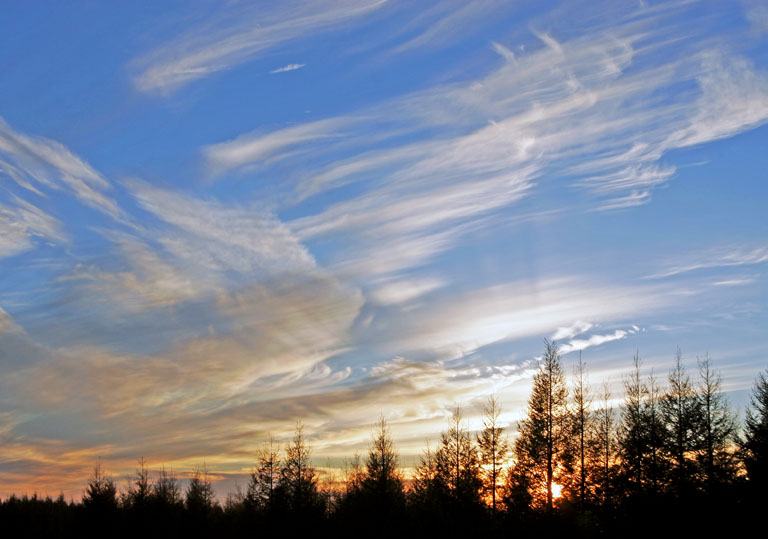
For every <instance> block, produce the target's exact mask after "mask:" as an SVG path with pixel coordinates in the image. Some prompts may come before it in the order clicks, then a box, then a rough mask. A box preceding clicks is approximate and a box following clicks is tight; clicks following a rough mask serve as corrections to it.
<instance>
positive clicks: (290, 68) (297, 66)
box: [270, 64, 306, 74]
mask: <svg viewBox="0 0 768 539" xmlns="http://www.w3.org/2000/svg"><path fill="white" fill-rule="evenodd" d="M305 65H306V64H288V65H284V66H283V67H278V68H277V69H273V70H272V71H270V73H272V74H275V73H285V72H286V71H296V70H297V69H301V68H302V67H304V66H305Z"/></svg>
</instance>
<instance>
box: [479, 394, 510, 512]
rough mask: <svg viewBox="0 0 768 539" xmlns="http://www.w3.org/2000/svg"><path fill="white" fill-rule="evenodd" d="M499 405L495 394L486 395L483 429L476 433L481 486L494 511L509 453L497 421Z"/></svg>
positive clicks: (501, 427) (505, 438) (507, 443)
mask: <svg viewBox="0 0 768 539" xmlns="http://www.w3.org/2000/svg"><path fill="white" fill-rule="evenodd" d="M500 415H501V406H500V405H499V403H498V401H497V400H496V396H495V395H491V396H490V397H488V402H487V403H486V404H485V408H484V409H483V430H481V431H480V433H478V435H477V447H478V450H479V454H480V465H481V475H482V479H483V488H484V489H485V491H486V492H487V493H490V496H491V512H492V513H495V512H496V507H497V503H498V500H497V496H496V492H497V490H498V486H499V480H500V478H501V473H502V471H503V469H504V464H505V463H506V460H507V454H508V453H509V441H508V440H507V437H506V436H505V435H504V427H503V426H502V425H501V423H500V421H499V416H500Z"/></svg>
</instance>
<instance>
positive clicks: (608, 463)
mask: <svg viewBox="0 0 768 539" xmlns="http://www.w3.org/2000/svg"><path fill="white" fill-rule="evenodd" d="M601 401H602V403H601V405H600V408H598V409H597V413H596V417H595V432H596V439H597V443H596V446H597V448H596V449H597V461H598V463H596V464H597V466H596V471H597V476H598V482H599V484H600V499H601V501H602V503H603V506H604V507H605V506H607V505H608V504H609V503H610V496H611V480H612V476H613V472H614V468H615V462H614V460H615V453H616V447H615V444H616V432H615V425H614V423H615V414H614V411H613V407H612V406H611V390H610V387H609V385H608V382H607V381H606V382H605V383H603V391H602V394H601Z"/></svg>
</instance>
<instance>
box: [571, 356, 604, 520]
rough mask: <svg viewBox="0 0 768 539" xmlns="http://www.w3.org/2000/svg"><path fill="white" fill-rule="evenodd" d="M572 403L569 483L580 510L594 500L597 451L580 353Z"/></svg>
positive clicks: (584, 370)
mask: <svg viewBox="0 0 768 539" xmlns="http://www.w3.org/2000/svg"><path fill="white" fill-rule="evenodd" d="M572 403H573V410H572V414H571V443H570V444H569V446H570V449H571V451H572V455H571V456H570V457H569V460H570V461H571V463H570V469H571V470H572V471H573V478H572V480H571V481H569V483H570V484H571V490H572V491H573V494H574V495H575V496H576V497H577V499H578V501H579V506H580V507H584V505H585V504H586V502H587V500H588V498H590V497H591V490H592V487H593V485H592V475H593V474H592V467H593V460H594V456H595V453H596V452H597V448H596V443H595V426H594V413H593V411H592V394H591V391H590V388H589V384H588V382H587V379H586V366H585V364H584V362H583V361H582V359H581V353H579V361H578V363H577V364H576V367H575V369H574V378H573V399H572Z"/></svg>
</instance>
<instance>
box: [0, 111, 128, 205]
mask: <svg viewBox="0 0 768 539" xmlns="http://www.w3.org/2000/svg"><path fill="white" fill-rule="evenodd" d="M0 155H1V156H3V157H4V158H5V159H7V160H8V161H10V162H11V163H13V166H12V167H11V166H9V165H8V164H7V163H6V164H5V166H4V167H3V169H2V170H3V171H4V172H5V173H6V174H8V175H9V176H10V177H11V178H13V179H14V180H15V181H16V182H17V183H19V184H20V185H22V186H23V187H25V188H27V189H30V190H33V191H36V192H37V193H39V189H40V188H43V187H45V188H48V189H53V190H56V191H58V190H62V189H66V190H68V191H69V192H70V193H72V194H73V195H75V196H76V197H77V198H78V199H79V200H80V201H81V202H82V203H83V204H85V205H87V206H90V207H92V208H94V209H96V210H99V211H101V212H103V213H105V214H107V215H109V216H110V217H112V218H114V219H116V220H122V219H123V218H124V213H123V211H122V210H121V209H120V208H119V207H118V206H117V203H116V202H115V201H114V199H112V198H110V197H109V196H108V195H107V194H106V192H107V191H109V190H110V184H109V182H108V181H107V180H106V179H105V178H104V177H103V176H102V175H101V174H99V173H98V172H97V171H96V170H94V169H93V167H91V166H90V165H89V164H88V163H86V162H85V161H83V160H82V159H80V158H79V157H78V156H76V155H75V154H73V153H72V152H71V151H69V150H68V149H67V148H66V147H65V146H64V145H63V144H61V143H59V142H56V141H55V140H50V139H47V138H44V137H33V136H29V135H25V134H22V133H19V132H17V131H14V130H13V129H12V128H11V126H9V125H8V124H7V123H6V122H5V120H3V119H2V118H0ZM35 184H37V186H35Z"/></svg>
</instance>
